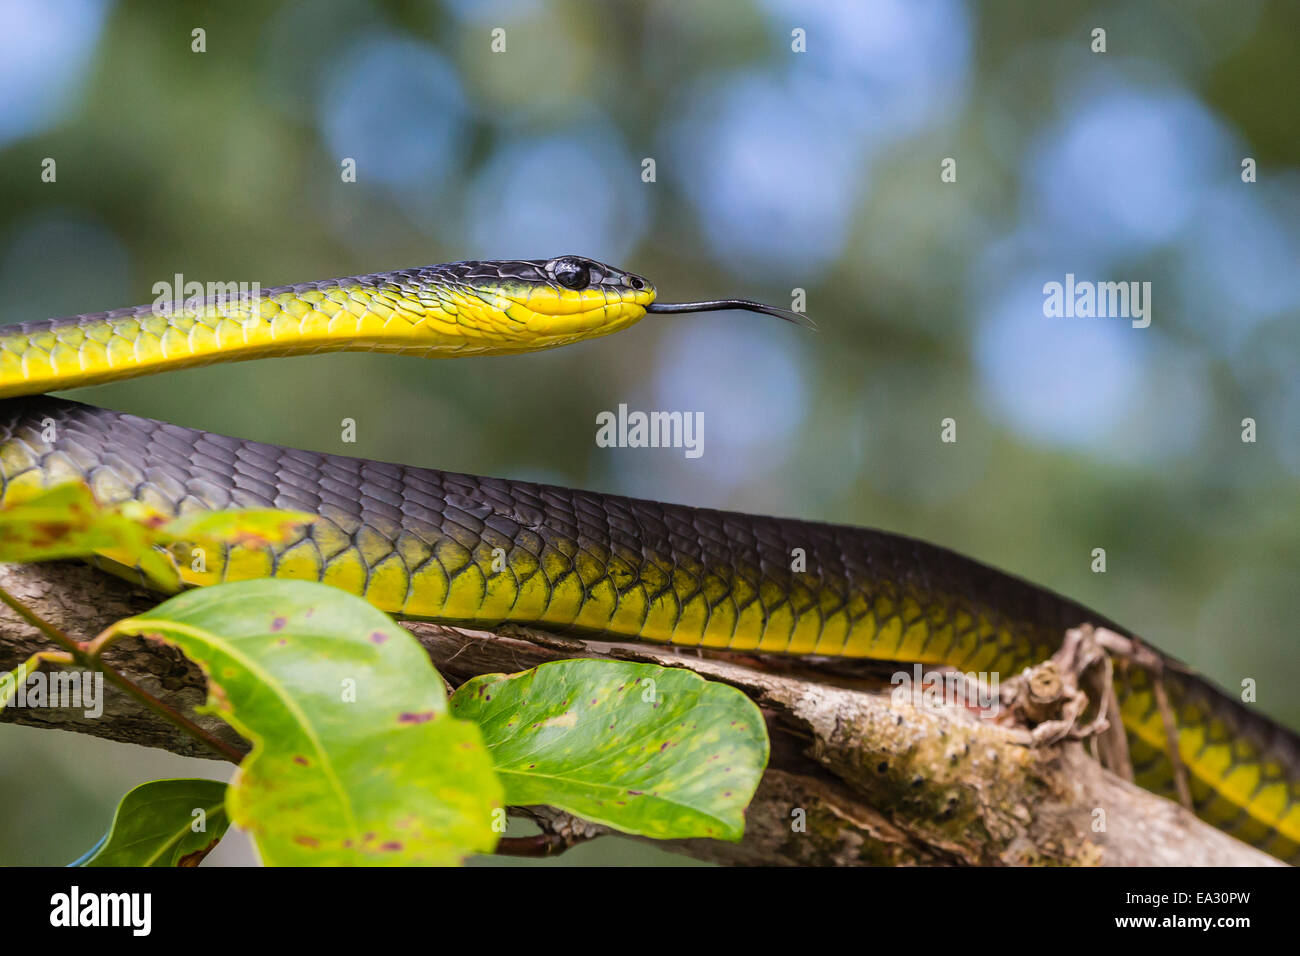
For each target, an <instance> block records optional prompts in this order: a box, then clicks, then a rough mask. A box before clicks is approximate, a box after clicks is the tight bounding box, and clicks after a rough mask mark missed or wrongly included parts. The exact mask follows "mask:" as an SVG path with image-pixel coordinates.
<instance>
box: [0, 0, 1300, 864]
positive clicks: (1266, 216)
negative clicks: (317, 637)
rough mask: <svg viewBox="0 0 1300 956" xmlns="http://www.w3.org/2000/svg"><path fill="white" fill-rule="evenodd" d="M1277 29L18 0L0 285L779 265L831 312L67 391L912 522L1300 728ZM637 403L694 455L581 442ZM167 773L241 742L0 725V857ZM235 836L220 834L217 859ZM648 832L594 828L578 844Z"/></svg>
mask: <svg viewBox="0 0 1300 956" xmlns="http://www.w3.org/2000/svg"><path fill="white" fill-rule="evenodd" d="M196 27H202V28H203V29H204V30H206V34H207V38H206V42H207V52H206V53H201V54H198V53H192V52H191V51H190V45H191V31H192V30H193V29H195V28H196ZM494 27H503V28H504V29H505V30H506V52H504V53H500V54H494V53H492V52H490V42H491V37H490V31H491V30H492V28H494ZM1095 27H1103V28H1104V29H1106V31H1107V52H1106V53H1105V54H1097V53H1093V52H1092V51H1091V50H1090V42H1091V37H1090V34H1091V31H1092V29H1093V28H1095ZM795 28H802V29H803V30H805V31H806V36H807V52H806V53H794V52H792V50H791V31H792V30H793V29H795ZM1297 62H1300V5H1297V4H1295V3H1292V2H1288V0H1280V2H1275V3H1256V2H1247V0H1242V2H1233V3H1226V2H1221V3H1186V2H1172V0H1170V2H1156V0H1152V2H1147V3H1142V4H1120V3H1093V4H1083V3H1076V4H1026V3H1020V2H1008V3H979V4H976V3H963V2H961V0H861V2H857V0H824V2H818V3H816V4H807V3H799V2H796V0H717V2H709V3H701V2H697V0H660V2H653V3H632V2H628V3H596V2H577V0H573V2H544V0H519V2H476V0H442V2H434V0H426V2H395V0H394V2H379V0H371V2H366V0H310V2H308V0H286V2H263V3H245V4H228V5H221V6H220V7H217V8H213V9H210V8H209V5H208V4H196V3H185V2H166V3H164V2H157V3H128V2H119V3H112V2H108V0H30V2H24V0H0V196H3V203H2V204H0V303H2V304H3V314H2V315H0V320H2V321H4V322H9V321H23V320H28V319H35V318H43V317H47V316H53V315H61V314H69V313H76V312H84V311H92V310H99V309H107V308H113V307H116V306H122V305H133V304H137V303H141V302H148V301H151V300H152V299H153V293H152V291H151V289H152V285H153V283H155V282H158V281H162V280H167V279H169V278H170V277H171V276H172V275H173V274H174V273H177V272H180V273H183V274H184V275H185V276H186V277H187V278H191V279H198V280H200V281H204V282H206V281H209V280H218V281H247V282H252V281H259V282H261V283H262V285H263V287H269V286H272V285H275V284H280V283H286V282H296V281H302V280H308V279H317V278H326V277H330V276H338V275H350V274H357V273H364V272H373V271H383V270H388V269H395V268H402V267H408V266H414V265H422V264H427V263H433V262H441V261H446V260H451V259H463V258H506V257H550V256H553V255H558V254H561V253H570V252H573V253H580V254H584V255H589V256H592V257H595V258H597V259H602V260H605V261H608V262H612V263H614V264H616V265H620V266H623V267H625V268H628V269H631V270H633V271H636V272H639V273H641V274H644V275H647V276H649V277H651V278H652V279H653V280H654V281H655V282H656V284H657V285H658V286H659V288H660V290H661V294H662V295H663V296H664V297H665V298H666V299H670V300H681V299H685V298H694V297H717V296H727V295H745V296H752V297H765V298H767V299H768V300H770V301H773V302H775V303H777V304H788V303H789V301H790V296H791V290H792V289H794V288H796V287H798V288H803V289H805V290H807V304H808V310H809V312H810V313H811V314H812V315H813V316H814V317H815V318H816V319H817V321H818V322H819V324H820V326H821V331H820V332H819V333H817V334H810V333H806V332H803V331H801V330H799V329H796V328H795V327H793V326H788V325H785V324H783V323H779V322H774V321H770V320H767V319H762V318H759V317H755V316H742V315H736V314H726V315H711V316H701V317H694V318H677V317H660V318H651V319H648V320H646V321H644V322H643V323H641V324H640V325H639V326H637V327H635V328H633V329H632V330H630V331H628V332H625V333H622V334H620V335H618V336H616V337H613V338H609V339H603V340H597V341H593V342H589V343H586V344H583V345H579V346H576V347H571V348H568V349H564V350H561V351H558V352H553V353H546V354H539V355H532V356H523V357H511V358H497V359H475V360H465V361H457V362H421V361H417V360H414V359H409V358H400V357H385V356H377V355H360V354H356V355H351V354H348V355H331V356H316V357H309V358H298V359H287V360H274V361H266V362H260V363H251V364H244V365H233V366H221V367H214V368H208V369H200V370H195V371H189V372H184V373H177V374H171V375H167V376H165V377H161V378H152V379H143V380H138V381H133V382H127V383H122V384H117V385H112V386H104V387H99V388H94V389H85V390H82V391H80V392H78V393H76V395H75V397H76V398H77V399H79V400H81V401H89V402H93V403H98V404H102V405H106V406H109V407H112V408H116V409H122V410H126V411H130V412H134V413H137V414H142V415H148V416H151V417H155V418H164V419H167V420H169V421H173V422H178V423H181V424H185V425H189V426H194V427H199V428H205V429H209V430H214V431H220V432H225V433H229V434H235V435H239V436H242V437H247V438H253V439H259V440H262V441H269V442H276V443H280V444H288V445H297V446H301V447H306V448H312V449H317V450H322V451H333V452H342V453H347V454H355V455H362V456H366V457H372V458H380V459H389V460H400V461H403V462H405V463H408V464H414V465H427V466H435V467H439V468H443V469H448V470H457V471H468V472H473V473H479V474H490V475H497V476H503V477H510V478H524V479H535V480H546V481H552V482H559V483H562V484H568V485H577V486H582V487H585V488H592V489H597V490H599V491H603V492H613V493H624V494H633V495H639V496H651V497H656V498H661V499H665V500H671V501H677V502H683V503H689V504H694V505H702V506H710V507H720V508H733V509H744V510H753V511H759V512H766V513H772V514H780V515H790V516H798V517H802V518H809V519H822V520H828V521H837V522H849V523H857V524H863V525H871V526H876V527H881V528H885V529H889V530H892V531H898V532H903V533H906V534H910V535H915V536H918V537H921V538H926V539H929V540H931V541H935V542H937V543H941V544H944V545H947V546H949V547H952V548H955V549H958V550H960V551H963V552H966V553H968V554H970V555H973V556H976V557H978V558H980V559H983V560H985V561H987V562H990V563H992V564H994V565H997V566H1000V567H1002V568H1005V569H1007V570H1009V571H1012V572H1015V573H1018V574H1021V575H1023V576H1025V577H1028V578H1030V579H1031V580H1033V581H1035V582H1037V583H1040V584H1043V585H1046V586H1049V587H1051V588H1054V589H1056V590H1058V591H1061V592H1063V593H1065V594H1068V595H1070V596H1072V597H1075V598H1077V599H1079V600H1081V601H1083V602H1084V603H1086V604H1089V605H1091V606H1093V607H1095V608H1096V609H1097V610H1099V611H1101V612H1103V613H1104V614H1106V615H1108V616H1110V617H1112V618H1114V619H1116V620H1119V621H1121V622H1123V623H1124V624H1126V625H1127V626H1128V627H1130V628H1132V629H1134V630H1135V631H1136V632H1137V633H1139V634H1140V635H1142V636H1143V637H1144V638H1146V639H1148V640H1150V641H1152V642H1153V643H1155V644H1157V645H1158V646H1160V647H1162V648H1165V649H1167V650H1168V651H1170V652H1171V653H1174V654H1175V655H1177V656H1179V657H1182V658H1184V659H1185V660H1188V661H1190V662H1192V663H1194V664H1195V666H1196V667H1197V668H1198V669H1200V670H1201V671H1203V672H1204V673H1206V674H1208V675H1210V676H1211V677H1212V678H1214V679H1215V680H1217V681H1219V682H1220V683H1222V684H1225V685H1228V686H1232V687H1236V686H1238V685H1239V682H1240V681H1241V679H1242V678H1243V677H1253V678H1256V679H1257V680H1258V681H1259V706H1260V707H1262V708H1263V709H1264V710H1265V711H1267V712H1269V713H1270V714H1272V715H1273V716H1274V717H1276V718H1279V719H1281V720H1283V721H1285V722H1287V723H1289V724H1290V725H1292V726H1300V694H1297V693H1296V686H1297V682H1300V655H1297V651H1296V648H1297V644H1296V622H1297V620H1300V588H1297V583H1300V580H1298V572H1300V501H1298V500H1297V487H1298V480H1300V374H1297V372H1298V371H1300V369H1298V363H1297V356H1298V355H1300V324H1298V323H1297V318H1300V121H1298V119H1297V112H1296V97H1297V92H1298V89H1297V87H1298V86H1300V79H1298V78H1300V74H1298V73H1297V70H1296V64H1297ZM46 157H52V158H54V159H55V160H56V162H57V177H58V178H57V182H55V183H43V182H42V181H41V179H40V172H41V162H42V160H43V159H44V158H46ZM345 157H351V158H354V159H355V160H356V163H357V180H358V181H357V182H356V183H344V182H342V181H341V176H340V163H341V162H342V160H343V159H344V158H345ZM646 157H651V158H653V159H654V160H655V162H656V174H657V176H656V180H657V181H656V182H653V183H646V182H643V181H642V178H641V171H642V160H643V159H644V158H646ZM945 157H953V158H955V159H956V160H957V182H956V183H941V182H940V176H939V173H940V163H941V160H943V159H944V158H945ZM1245 157H1251V158H1254V159H1255V160H1256V161H1257V163H1258V169H1259V173H1258V182H1256V183H1253V184H1245V183H1243V182H1242V179H1241V162H1242V160H1243V158H1245ZM1067 272H1073V273H1075V274H1076V275H1077V276H1079V278H1081V279H1098V280H1104V279H1111V280H1137V281H1150V282H1151V283H1152V284H1153V293H1152V296H1153V311H1152V322H1151V326H1150V327H1149V328H1147V329H1143V330H1136V329H1133V328H1131V327H1130V326H1129V324H1128V323H1127V322H1126V321H1122V320H1115V319H1075V320H1069V319H1047V318H1044V316H1043V314H1042V286H1043V284H1044V283H1045V282H1048V281H1061V280H1063V278H1064V275H1065V273H1067ZM621 402H626V403H627V404H628V405H630V406H631V407H633V408H641V409H664V410H685V411H702V412H703V413H704V416H705V433H704V438H705V452H704V455H703V457H701V458H699V459H686V458H685V457H684V456H683V455H682V454H681V453H680V452H677V451H662V450H661V451H655V450H611V449H601V448H597V447H596V445H595V442H594V435H595V416H596V414H597V412H599V411H601V410H606V409H610V410H612V409H615V408H617V406H618V404H619V403H621ZM345 417H349V418H354V419H355V420H356V421H357V423H358V430H357V442H356V444H354V445H343V444H342V443H341V442H340V430H339V422H340V420H341V419H343V418H345ZM946 417H952V418H954V419H956V421H957V428H958V441H957V443H956V444H951V445H950V444H942V443H941V442H940V441H939V429H940V421H941V419H943V418H946ZM1245 417H1251V418H1254V419H1256V420H1257V422H1258V436H1259V438H1258V442H1257V443H1255V444H1243V442H1242V441H1241V436H1240V433H1241V420H1242V419H1243V418H1245ZM1096 547H1104V548H1105V549H1106V551H1107V555H1108V571H1107V573H1105V574H1094V573H1092V572H1091V571H1090V569H1089V564H1090V552H1091V550H1092V549H1093V548H1096ZM189 773H199V774H202V775H205V776H212V777H216V778H222V779H224V778H226V777H227V776H228V768H227V767H226V766H224V765H221V764H217V763H209V762H201V761H185V760H181V759H179V758H175V757H173V756H171V755H168V754H163V753H158V752H153V751H148V750H144V749H141V748H134V747H127V746H117V745H112V744H106V743H102V742H100V741H97V740H91V739H86V738H76V737H74V736H72V735H67V734H56V733H51V732H44V731H34V730H27V729H21V728H15V727H13V726H9V725H4V726H0V808H3V812H2V813H0V863H9V864H13V863H62V862H66V861H67V860H69V859H72V858H74V857H76V856H78V855H79V854H80V853H81V852H82V851H83V850H84V849H86V848H87V847H88V846H90V844H91V843H93V842H94V840H95V839H96V838H97V837H98V835H99V834H100V833H101V832H102V831H103V829H104V828H105V826H106V825H107V823H108V820H109V817H110V815H111V812H112V808H113V806H114V805H115V803H116V800H117V799H118V797H119V796H120V795H121V793H123V792H124V791H125V790H126V789H127V788H129V787H130V786H132V785H133V784H135V783H138V782H141V781H144V780H146V779H151V778H153V777H157V776H165V775H175V774H189ZM249 858H250V857H249V855H248V848H247V846H246V844H244V843H242V842H241V841H240V840H238V839H230V840H228V841H227V845H226V846H223V848H222V849H221V850H219V851H218V854H217V856H216V857H215V858H214V859H215V860H216V861H217V862H220V861H226V862H240V861H246V860H248V859H249ZM675 859H676V858H674V857H669V856H668V855H667V854H662V853H659V852H658V851H656V850H654V849H650V848H645V847H642V846H640V845H637V844H634V843H631V842H629V841H615V840H610V841H603V842H600V843H598V844H596V845H594V846H590V847H585V848H581V849H580V850H579V851H576V852H575V853H573V854H571V855H569V856H567V857H565V858H563V859H562V860H561V861H559V862H560V863H564V862H574V861H577V862H600V863H632V862H640V863H646V862H664V861H673V860H675Z"/></svg>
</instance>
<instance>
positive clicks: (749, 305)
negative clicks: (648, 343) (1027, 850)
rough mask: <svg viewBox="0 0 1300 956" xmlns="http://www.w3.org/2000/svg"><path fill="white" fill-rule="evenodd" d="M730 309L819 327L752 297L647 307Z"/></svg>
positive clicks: (666, 310) (661, 310) (664, 310)
mask: <svg viewBox="0 0 1300 956" xmlns="http://www.w3.org/2000/svg"><path fill="white" fill-rule="evenodd" d="M730 309H741V310H743V311H745V312H761V313H763V315H772V316H775V317H776V318H778V319H785V321H787V322H793V323H794V324H795V325H802V326H803V327H804V328H805V329H813V330H814V331H816V329H817V323H815V322H814V321H813V320H812V319H810V318H808V316H806V315H802V314H800V313H798V312H791V311H790V310H789V309H778V308H777V307H776V306H774V305H764V304H763V303H762V302H754V301H753V300H751V299H714V300H712V301H711V302H652V303H650V304H649V305H647V306H646V308H645V310H646V311H647V312H659V313H673V312H726V311H728V310H730Z"/></svg>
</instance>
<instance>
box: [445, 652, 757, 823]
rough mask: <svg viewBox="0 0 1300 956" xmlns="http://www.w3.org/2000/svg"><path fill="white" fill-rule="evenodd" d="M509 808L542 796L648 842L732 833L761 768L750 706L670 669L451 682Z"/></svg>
mask: <svg viewBox="0 0 1300 956" xmlns="http://www.w3.org/2000/svg"><path fill="white" fill-rule="evenodd" d="M451 708H452V713H454V714H456V715H457V716H459V717H464V718H467V719H469V720H473V721H475V722H476V723H477V724H478V725H479V727H480V728H482V730H483V737H484V739H485V740H486V741H487V745H488V748H489V749H490V750H491V751H492V757H493V759H494V760H495V761H496V767H497V772H498V773H499V774H500V775H501V779H502V781H503V782H504V783H505V786H506V802H507V803H509V804H511V805H512V806H530V805H538V804H544V805H547V806H552V807H558V808H560V809H562V810H567V811H568V812H570V813H573V814H575V815H577V816H580V817H583V818H585V819H587V820H591V821H594V822H597V823H603V824H606V825H608V826H611V827H614V828H616V829H618V830H622V831H623V832H625V833H635V834H639V835H641V836H648V837H654V838H656V839H675V838H680V837H714V838H717V839H725V840H739V839H740V838H741V836H742V835H743V834H744V830H745V818H744V809H745V807H746V806H748V804H749V801H750V799H751V798H752V797H753V795H754V790H755V788H756V787H757V786H758V781H759V778H760V777H761V776H762V774H763V768H764V767H765V766H766V765H767V756H768V740H767V728H766V726H765V725H764V723H763V717H762V715H761V714H760V713H759V710H758V708H757V707H756V706H754V704H753V702H752V701H750V699H749V698H748V697H746V696H745V695H744V694H742V693H741V692H740V691H738V690H736V689H735V688H733V687H728V686H727V685H725V684H717V683H712V682H710V681H706V680H704V678H702V677H700V676H699V675H698V674H695V673H692V672H691V671H687V670H682V669H681V668H670V667H656V666H654V665H652V664H633V663H627V662H621V661H595V660H573V661H556V662H554V663H551V664H543V665H541V666H540V667H536V668H533V669H532V670H529V671H524V672H522V673H519V674H512V675H506V674H488V675H486V676H483V677H476V678H474V679H473V680H470V681H468V682H466V683H465V684H463V685H462V686H461V687H460V688H459V689H458V690H457V691H456V693H455V694H454V695H453V697H452V701H451Z"/></svg>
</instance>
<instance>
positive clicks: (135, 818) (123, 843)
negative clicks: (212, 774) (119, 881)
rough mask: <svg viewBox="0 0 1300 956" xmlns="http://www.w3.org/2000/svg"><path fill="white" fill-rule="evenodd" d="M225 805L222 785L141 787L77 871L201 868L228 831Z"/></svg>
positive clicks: (215, 782) (124, 800)
mask: <svg viewBox="0 0 1300 956" xmlns="http://www.w3.org/2000/svg"><path fill="white" fill-rule="evenodd" d="M225 801H226V785H225V784H224V783H222V782H221V781H219V780H195V779H188V780H153V781H151V782H149V783H142V784H140V786H138V787H136V788H135V789H134V790H131V791H129V792H128V793H127V794H126V796H124V797H123V798H122V802H121V803H119V804H118V805H117V812H116V813H114V814H113V823H112V824H111V825H110V826H109V828H108V833H106V834H105V835H104V838H103V839H102V840H100V841H99V844H98V845H97V846H96V847H95V848H94V849H93V850H91V851H90V852H89V853H88V854H86V855H85V856H84V857H82V858H81V859H80V860H78V861H77V862H76V863H75V864H73V865H74V866H198V865H199V862H200V861H201V860H202V859H203V858H204V857H205V856H207V855H208V853H209V852H210V851H211V850H212V848H213V847H215V846H216V845H217V844H218V843H220V842H221V838H222V837H223V836H225V834H226V828H227V827H228V826H230V818H229V817H227V816H226V802H225ZM200 810H201V811H202V814H201V815H199V814H196V812H195V811H200ZM195 826H202V827H203V829H201V830H199V831H197V832H196V831H195V829H194V828H195Z"/></svg>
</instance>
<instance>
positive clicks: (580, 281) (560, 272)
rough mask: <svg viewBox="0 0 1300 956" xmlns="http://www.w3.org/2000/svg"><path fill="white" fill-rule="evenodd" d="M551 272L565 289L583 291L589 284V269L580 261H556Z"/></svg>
mask: <svg viewBox="0 0 1300 956" xmlns="http://www.w3.org/2000/svg"><path fill="white" fill-rule="evenodd" d="M551 271H552V272H554V273H555V281H556V282H558V283H559V284H560V285H562V286H564V287H565V288H566V289H574V290H578V289H585V288H587V286H589V285H590V284H591V269H590V268H588V266H587V264H586V263H585V262H583V261H582V260H581V259H557V260H556V261H555V268H554V269H552V270H551Z"/></svg>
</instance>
